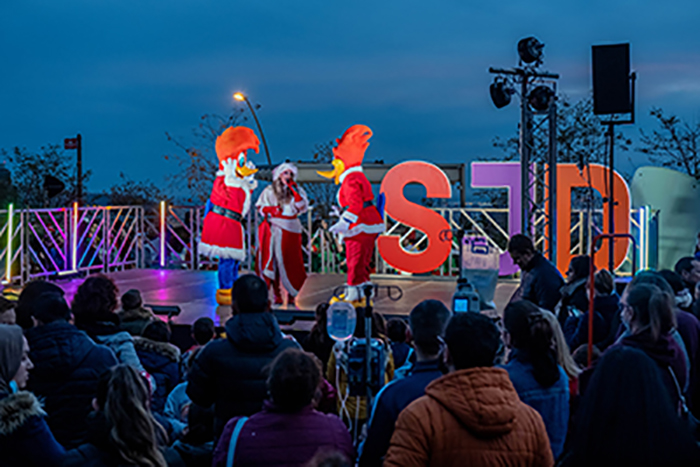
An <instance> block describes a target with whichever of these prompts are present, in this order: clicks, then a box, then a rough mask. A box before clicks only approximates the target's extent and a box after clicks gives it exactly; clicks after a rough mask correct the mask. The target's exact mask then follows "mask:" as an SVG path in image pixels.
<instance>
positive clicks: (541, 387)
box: [503, 300, 569, 458]
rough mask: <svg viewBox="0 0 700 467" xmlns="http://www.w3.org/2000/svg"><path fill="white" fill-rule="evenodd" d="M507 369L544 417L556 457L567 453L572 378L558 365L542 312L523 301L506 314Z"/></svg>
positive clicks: (522, 394) (528, 401)
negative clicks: (508, 350)
mask: <svg viewBox="0 0 700 467" xmlns="http://www.w3.org/2000/svg"><path fill="white" fill-rule="evenodd" d="M503 324H504V327H505V332H504V340H505V344H506V345H507V346H508V347H509V348H510V354H509V356H508V363H507V364H506V365H504V368H505V370H506V371H507V372H508V375H509V376H510V380H511V382H512V383H513V386H514V387H515V390H516V391H517V393H518V395H519V396H520V399H521V400H522V401H523V402H524V403H526V404H527V405H529V406H530V407H532V408H533V409H535V410H537V412H538V413H539V414H540V415H541V416H542V420H543V421H544V424H545V426H546V427H547V435H548V436H549V442H550V445H551V448H552V453H553V454H554V457H555V458H557V457H558V456H559V455H560V454H561V453H562V451H563V449H564V441H565V440H566V432H567V426H568V423H569V378H568V377H567V375H566V373H565V372H564V370H563V368H561V367H560V366H559V364H558V360H557V345H556V341H555V339H554V331H553V329H552V326H551V325H550V323H549V322H548V321H547V318H546V317H545V315H544V313H543V312H542V310H540V309H539V308H538V307H537V306H536V305H535V304H533V303H531V302H528V301H525V300H521V301H517V302H513V303H510V304H508V306H506V309H505V311H504V313H503Z"/></svg>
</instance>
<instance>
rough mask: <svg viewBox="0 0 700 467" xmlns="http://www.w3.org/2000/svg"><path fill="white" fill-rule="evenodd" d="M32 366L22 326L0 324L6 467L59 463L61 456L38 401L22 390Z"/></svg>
mask: <svg viewBox="0 0 700 467" xmlns="http://www.w3.org/2000/svg"><path fill="white" fill-rule="evenodd" d="M32 368H34V365H33V364H32V361H31V360H30V358H29V344H28V343H27V340H26V339H25V338H24V336H23V335H22V328H20V327H19V326H15V325H7V324H3V325H0V464H1V465H3V466H6V467H14V466H17V467H34V466H36V467H43V466H50V465H60V462H61V461H62V459H63V456H64V455H65V451H64V449H63V447H62V446H61V445H60V444H58V442H57V441H56V439H55V438H54V437H53V434H52V433H51V430H50V429H49V426H48V425H47V424H46V421H45V420H44V417H45V416H46V412H44V410H43V409H42V408H41V404H40V403H39V400H38V399H37V398H36V396H35V395H34V394H32V393H31V392H28V391H22V389H23V388H24V387H25V386H26V384H27V380H28V379H29V371H30V370H31V369H32Z"/></svg>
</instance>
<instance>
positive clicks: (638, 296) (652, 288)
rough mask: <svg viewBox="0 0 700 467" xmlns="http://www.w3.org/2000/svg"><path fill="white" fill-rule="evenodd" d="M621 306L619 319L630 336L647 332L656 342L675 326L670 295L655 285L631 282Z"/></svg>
mask: <svg viewBox="0 0 700 467" xmlns="http://www.w3.org/2000/svg"><path fill="white" fill-rule="evenodd" d="M621 304H622V314H621V315H620V318H621V319H622V321H623V323H625V325H626V326H627V327H628V328H629V330H630V332H631V333H632V334H640V333H643V332H649V333H650V335H651V338H652V340H654V341H656V340H658V339H659V337H660V336H661V335H663V334H666V333H667V332H670V331H671V329H672V328H673V327H674V326H675V315H674V311H673V301H672V298H671V295H670V294H669V293H668V291H664V290H662V289H661V288H660V287H658V286H657V285H655V284H652V283H650V282H639V283H636V284H635V283H634V281H633V282H632V283H630V285H629V286H628V288H627V290H625V293H624V295H623V297H622V300H621Z"/></svg>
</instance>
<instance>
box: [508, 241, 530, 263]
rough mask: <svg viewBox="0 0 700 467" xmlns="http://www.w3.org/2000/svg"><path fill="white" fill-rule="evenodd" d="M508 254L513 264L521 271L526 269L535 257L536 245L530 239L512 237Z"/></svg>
mask: <svg viewBox="0 0 700 467" xmlns="http://www.w3.org/2000/svg"><path fill="white" fill-rule="evenodd" d="M508 253H509V254H510V257H511V258H512V260H513V262H514V263H515V264H516V265H517V266H518V267H519V268H520V269H524V268H525V267H527V265H528V264H529V263H530V261H532V258H533V257H534V256H535V245H534V244H533V243H532V240H530V238H529V237H526V236H525V235H522V234H516V235H513V236H512V237H510V241H508Z"/></svg>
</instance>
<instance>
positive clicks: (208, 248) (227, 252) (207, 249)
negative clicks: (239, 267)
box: [197, 243, 245, 261]
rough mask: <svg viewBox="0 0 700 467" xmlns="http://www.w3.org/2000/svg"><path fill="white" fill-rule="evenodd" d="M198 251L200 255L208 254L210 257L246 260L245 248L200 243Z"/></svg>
mask: <svg viewBox="0 0 700 467" xmlns="http://www.w3.org/2000/svg"><path fill="white" fill-rule="evenodd" d="M197 251H198V252H199V254H200V256H207V257H209V258H223V259H236V260H238V261H245V249H244V248H226V247H220V246H215V245H208V244H206V243H200V244H199V245H198V248H197Z"/></svg>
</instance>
